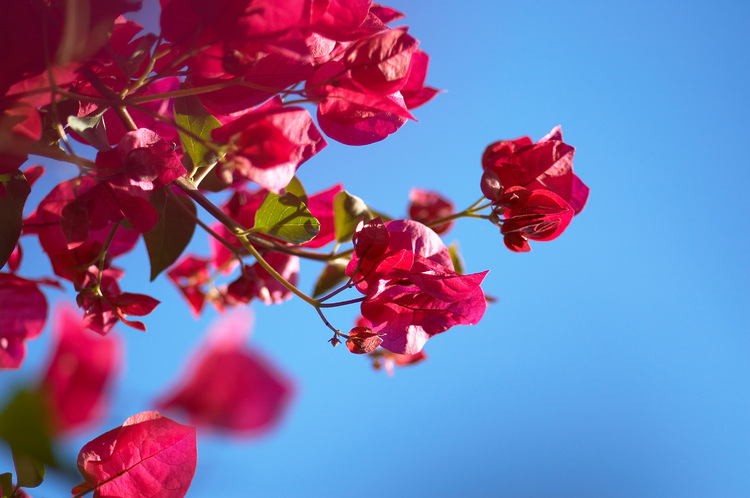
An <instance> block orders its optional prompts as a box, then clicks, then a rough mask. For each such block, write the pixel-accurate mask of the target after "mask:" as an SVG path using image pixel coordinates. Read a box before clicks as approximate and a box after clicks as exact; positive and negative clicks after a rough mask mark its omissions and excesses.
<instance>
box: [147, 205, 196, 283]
mask: <svg viewBox="0 0 750 498" xmlns="http://www.w3.org/2000/svg"><path fill="white" fill-rule="evenodd" d="M151 203H152V204H154V207H156V210H157V211H158V212H159V222H158V223H157V224H156V226H154V228H152V229H151V230H149V231H148V232H146V233H144V234H143V240H144V241H145V242H146V249H147V250H148V258H149V261H150V262H151V281H153V280H154V279H155V278H156V277H157V276H158V275H159V274H160V273H161V272H163V271H164V270H165V269H167V268H168V267H169V266H171V265H172V264H173V263H174V262H175V261H177V259H178V258H179V257H180V255H181V254H182V252H183V251H184V250H185V248H186V247H187V245H188V244H189V243H190V240H191V239H192V238H193V233H194V232H195V216H196V213H197V211H196V208H195V204H194V203H193V201H192V199H190V198H189V197H187V196H184V195H166V193H165V192H164V191H163V190H160V191H157V192H154V195H153V196H152V197H151ZM187 211H189V212H191V213H193V216H192V217H191V216H188V215H187Z"/></svg>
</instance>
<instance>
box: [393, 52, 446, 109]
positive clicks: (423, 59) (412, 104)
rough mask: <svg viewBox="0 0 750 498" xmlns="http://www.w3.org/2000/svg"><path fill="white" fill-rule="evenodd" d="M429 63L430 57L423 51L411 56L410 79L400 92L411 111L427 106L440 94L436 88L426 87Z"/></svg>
mask: <svg viewBox="0 0 750 498" xmlns="http://www.w3.org/2000/svg"><path fill="white" fill-rule="evenodd" d="M429 63H430V56H429V55H427V54H426V53H425V52H423V51H422V50H420V49H417V50H415V51H414V52H413V53H412V54H411V62H410V67H409V78H408V79H407V80H406V83H405V84H404V86H403V87H401V90H400V92H401V95H402V96H403V97H404V103H405V104H406V108H407V109H409V110H411V109H415V108H417V107H419V106H421V105H423V104H426V103H427V102H429V101H430V100H432V99H433V98H434V97H435V95H437V94H438V93H439V91H438V90H436V89H435V88H432V87H430V86H424V82H425V80H426V79H427V66H428V65H429Z"/></svg>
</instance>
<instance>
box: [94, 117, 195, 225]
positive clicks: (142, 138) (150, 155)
mask: <svg viewBox="0 0 750 498" xmlns="http://www.w3.org/2000/svg"><path fill="white" fill-rule="evenodd" d="M96 167H97V175H98V176H99V177H100V178H103V179H106V180H107V182H108V183H110V184H111V186H110V189H111V190H112V191H113V192H115V194H114V196H115V197H116V198H118V199H119V198H123V199H124V198H125V194H123V193H120V192H119V191H118V190H117V187H119V186H120V185H123V184H124V185H127V184H128V183H129V184H130V185H129V186H132V187H133V188H132V189H129V190H131V191H135V192H136V193H138V195H131V197H134V198H139V199H140V198H143V195H142V194H140V193H139V192H141V191H150V190H154V189H157V188H161V187H164V186H166V185H168V184H169V183H171V182H173V181H174V180H176V179H177V178H179V177H181V176H182V175H184V174H185V173H187V170H185V167H184V166H183V165H182V162H181V161H180V159H179V158H178V157H177V154H175V151H174V147H173V146H172V144H171V143H168V142H167V141H166V140H164V139H162V138H161V137H160V136H159V135H157V134H156V133H154V132H153V131H151V130H147V129H145V128H141V129H139V130H136V131H131V132H128V133H126V134H125V135H124V136H123V137H122V139H121V140H120V143H119V145H118V146H117V147H115V148H114V149H112V150H109V151H106V152H100V153H98V154H97V155H96ZM122 202H123V203H126V202H128V201H124V200H123V201H122ZM129 202H133V201H129ZM138 204H142V203H140V202H138ZM146 204H149V203H148V202H146ZM149 206H150V204H149ZM139 208H140V212H138V213H135V214H136V215H137V217H138V218H146V217H148V218H151V217H153V213H152V212H151V211H150V210H149V209H148V208H145V206H144V207H140V206H139ZM151 208H152V209H153V207H152V206H151ZM123 214H124V215H125V216H126V217H127V214H128V212H127V211H123ZM129 221H130V220H129ZM131 223H132V221H131ZM139 224H140V223H139ZM136 230H137V229H136ZM137 231H140V230H137Z"/></svg>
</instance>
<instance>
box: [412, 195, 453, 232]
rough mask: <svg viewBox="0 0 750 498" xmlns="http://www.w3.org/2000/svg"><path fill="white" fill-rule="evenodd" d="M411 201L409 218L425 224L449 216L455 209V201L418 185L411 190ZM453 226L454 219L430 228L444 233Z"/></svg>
mask: <svg viewBox="0 0 750 498" xmlns="http://www.w3.org/2000/svg"><path fill="white" fill-rule="evenodd" d="M409 201H410V203H409V218H411V219H412V220H414V221H418V222H420V223H422V224H425V225H429V224H430V223H432V222H433V221H437V220H440V219H442V218H445V217H448V216H450V215H452V214H453V213H454V211H455V208H454V206H453V203H452V202H451V201H449V200H448V199H446V198H444V197H442V196H441V195H440V194H438V193H437V192H428V191H427V190H422V189H419V188H416V187H415V188H412V189H411V192H409ZM452 226H453V221H448V222H447V223H441V224H440V225H436V226H431V227H430V228H432V229H433V230H434V231H435V233H437V234H443V233H445V232H447V231H448V230H450V229H451V227H452Z"/></svg>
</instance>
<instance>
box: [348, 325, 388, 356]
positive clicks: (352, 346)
mask: <svg viewBox="0 0 750 498" xmlns="http://www.w3.org/2000/svg"><path fill="white" fill-rule="evenodd" d="M382 342H383V338H382V337H380V336H379V335H378V334H376V333H375V332H373V331H372V329H371V328H369V327H354V328H353V329H351V330H350V331H349V338H348V339H347V340H346V347H347V348H348V349H349V351H351V352H352V353H354V354H366V353H370V352H372V351H374V350H375V349H376V348H377V347H378V346H380V344H381V343H382Z"/></svg>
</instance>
